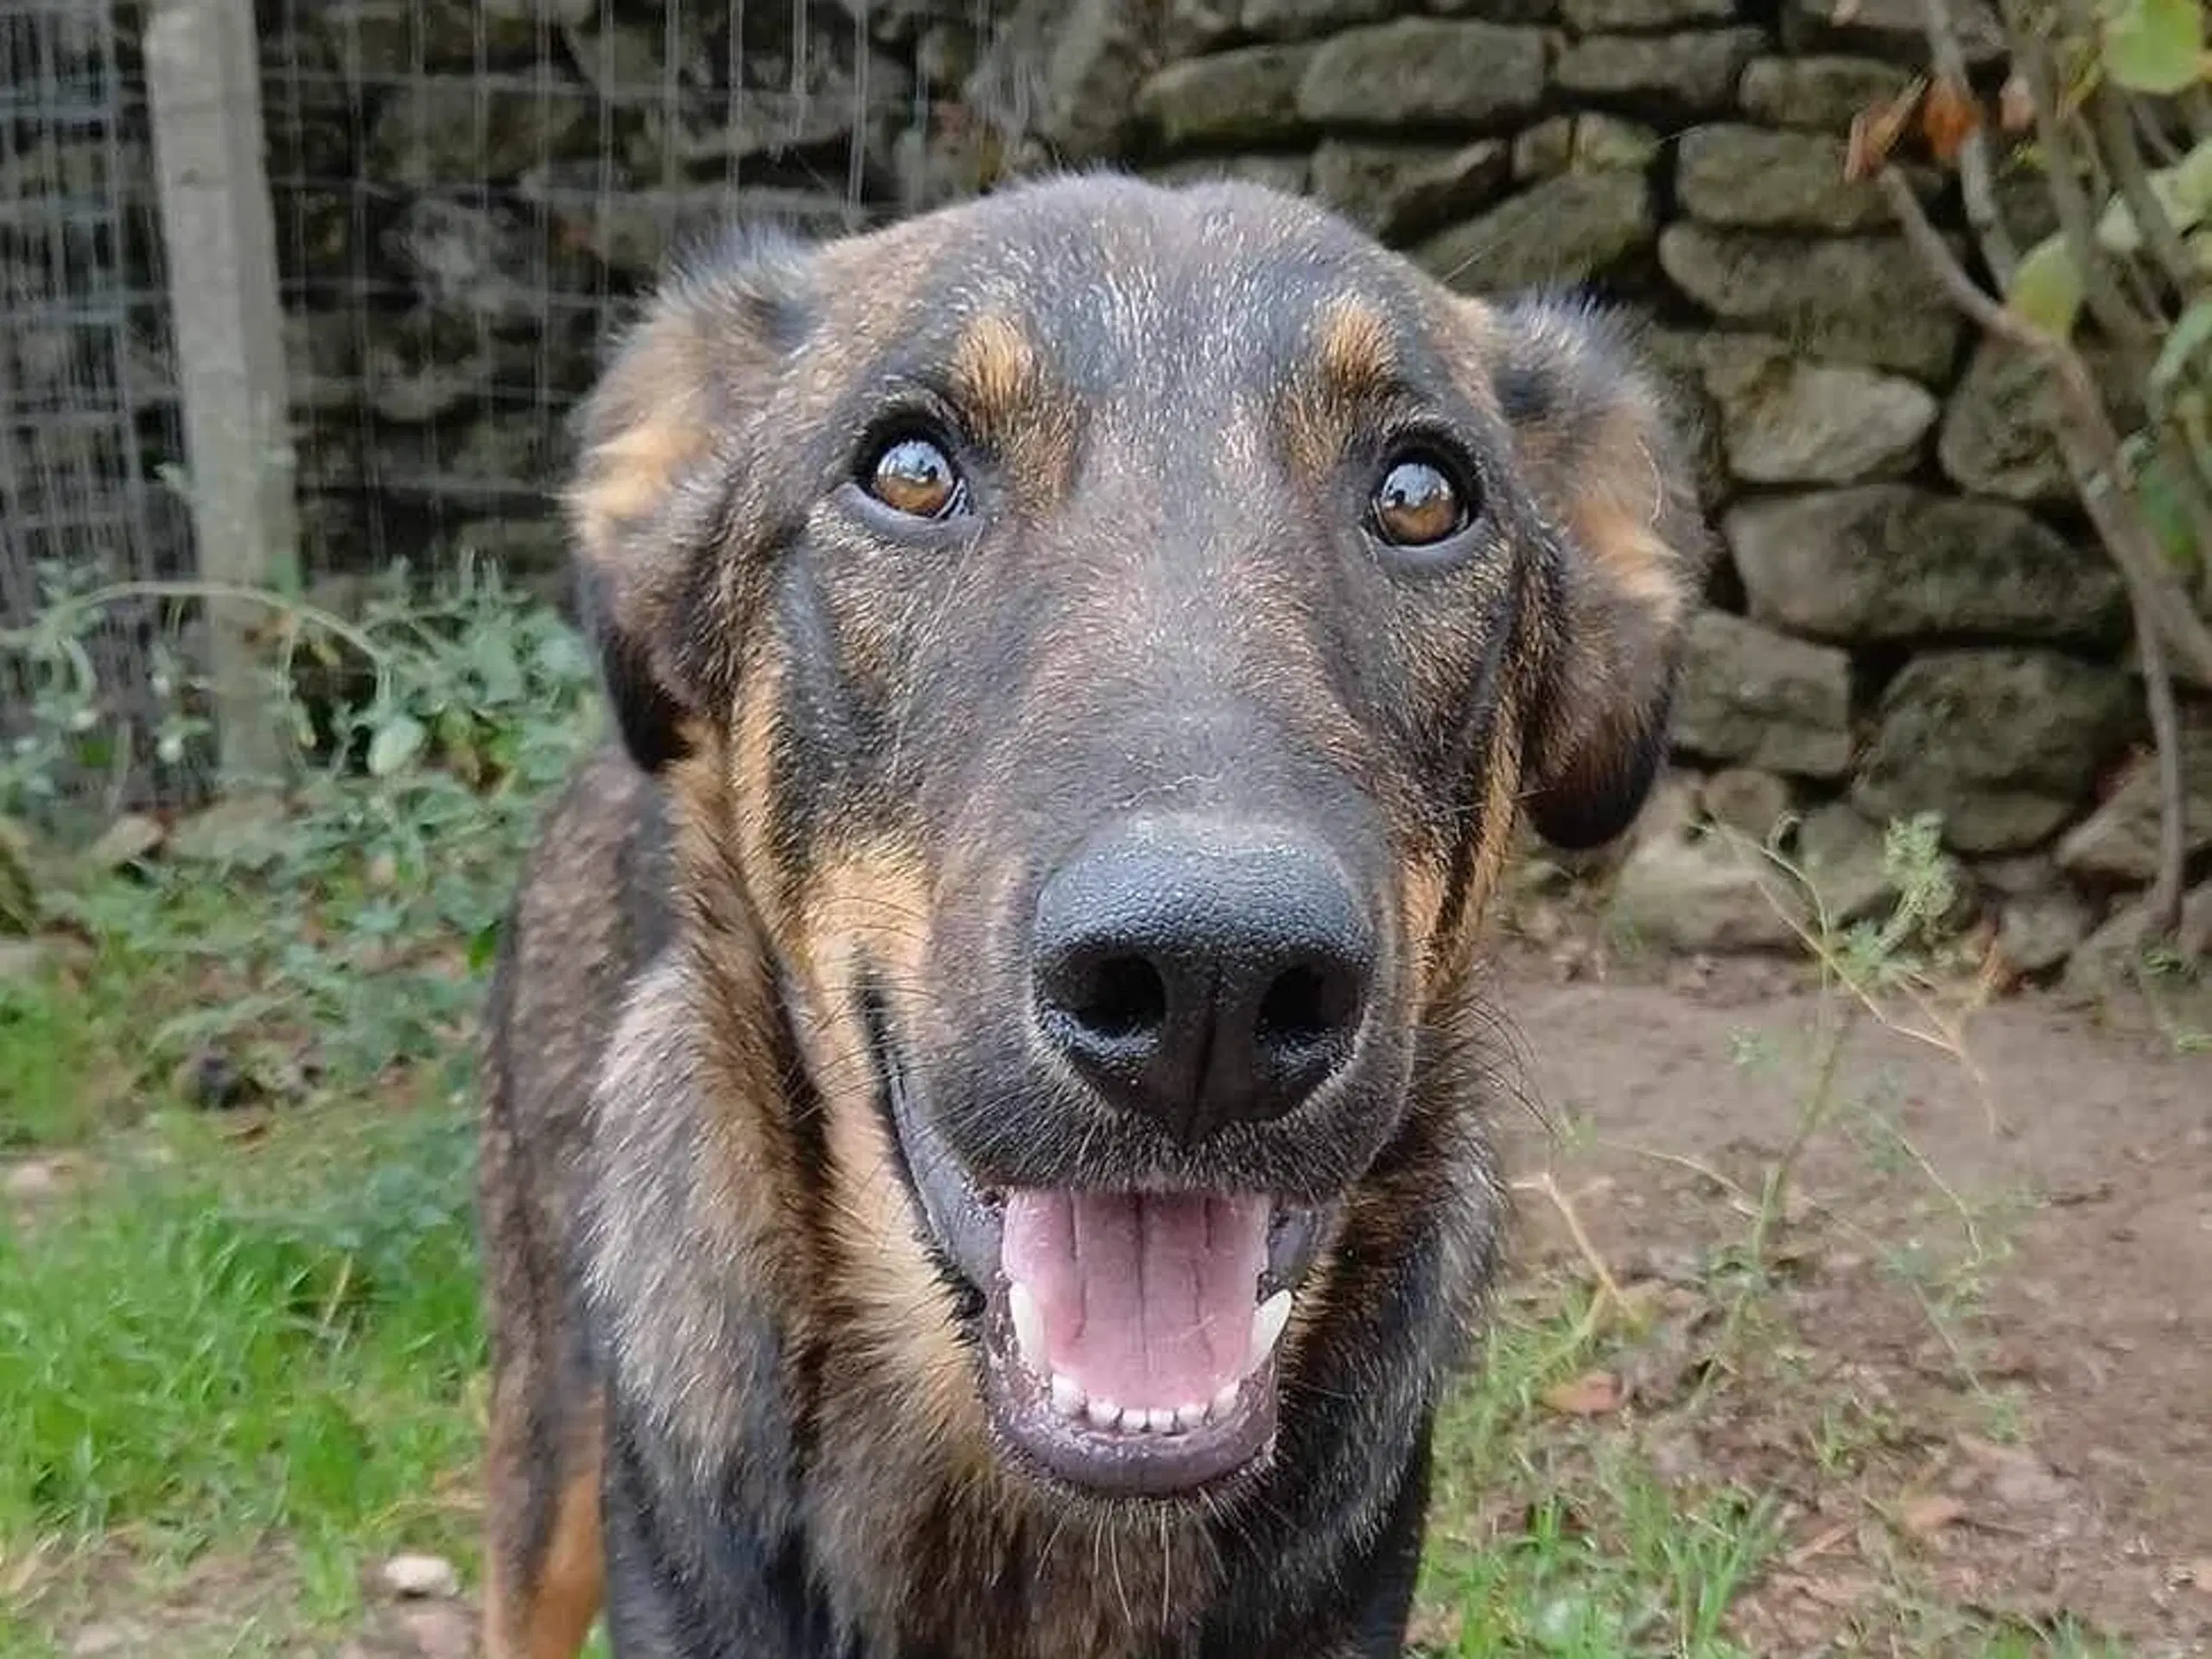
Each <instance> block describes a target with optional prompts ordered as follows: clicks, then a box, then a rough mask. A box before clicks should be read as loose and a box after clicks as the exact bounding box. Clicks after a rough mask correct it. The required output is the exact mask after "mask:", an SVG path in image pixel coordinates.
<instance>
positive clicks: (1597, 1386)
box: [1544, 1371, 1621, 1417]
mask: <svg viewBox="0 0 2212 1659" xmlns="http://www.w3.org/2000/svg"><path fill="white" fill-rule="evenodd" d="M1544 1404H1545V1405H1547V1406H1548V1407H1549V1408H1551V1409H1552V1410H1554V1411H1555V1412H1557V1413H1559V1414H1560V1415H1561V1416H1562V1417H1603V1416H1604V1415H1605V1414H1607V1413H1608V1412H1613V1411H1618V1410H1619V1409H1620V1406H1621V1380H1620V1378H1618V1376H1614V1375H1613V1374H1612V1373H1611V1371H1589V1372H1586V1373H1585V1374H1584V1375H1583V1376H1578V1377H1576V1378H1575V1379H1574V1381H1573V1382H1572V1383H1560V1385H1559V1386H1558V1387H1557V1388H1555V1389H1547V1390H1546V1391H1545V1393H1544Z"/></svg>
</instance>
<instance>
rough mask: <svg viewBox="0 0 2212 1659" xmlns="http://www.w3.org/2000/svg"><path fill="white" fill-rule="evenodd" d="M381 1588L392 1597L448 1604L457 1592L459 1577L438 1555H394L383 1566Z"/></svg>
mask: <svg viewBox="0 0 2212 1659" xmlns="http://www.w3.org/2000/svg"><path fill="white" fill-rule="evenodd" d="M384 1582H385V1588H386V1589H388V1590H390V1591H391V1592H392V1593H393V1594H394V1595H399V1596H408V1597H412V1598H415V1599H430V1600H438V1601H449V1600H451V1599H453V1598H454V1597H455V1596H457V1595H459V1594H460V1593H461V1575H460V1574H459V1573H456V1572H454V1566H453V1563H452V1562H451V1561H448V1560H446V1559H445V1558H444V1557H442V1556H439V1555H395V1556H393V1557H392V1558H391V1560H388V1561H386V1562H385V1564H384Z"/></svg>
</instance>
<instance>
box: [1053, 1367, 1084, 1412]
mask: <svg viewBox="0 0 2212 1659" xmlns="http://www.w3.org/2000/svg"><path fill="white" fill-rule="evenodd" d="M1086 1403H1087V1402H1085V1401H1084V1397H1083V1390H1082V1389H1079V1388H1077V1386H1076V1382H1075V1379H1074V1378H1073V1377H1071V1376H1061V1375H1060V1374H1059V1373H1058V1371H1055V1372H1053V1373H1052V1409H1053V1410H1054V1411H1057V1412H1058V1413H1059V1414H1060V1415H1061V1416H1063V1417H1080V1416H1082V1415H1083V1408H1084V1405H1085V1404H1086Z"/></svg>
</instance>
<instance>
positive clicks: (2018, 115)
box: [1997, 72, 2036, 137]
mask: <svg viewBox="0 0 2212 1659" xmlns="http://www.w3.org/2000/svg"><path fill="white" fill-rule="evenodd" d="M1997 124H1998V125H1999V127H2001V128H2003V129H2004V130H2005V132H2006V133H2008V134H2010V135H2012V137H2018V136H2019V135H2020V134H2021V133H2024V132H2025V131H2027V130H2028V129H2029V128H2031V127H2032V126H2034V125H2035V124H2036V95H2035V93H2034V92H2031V91H2030V90H2029V88H2028V80H2027V77H2026V76H2024V75H2023V74H2020V73H2017V72H2015V73H2012V74H2009V75H2007V76H2005V89H2004V90H2003V91H2002V92H1999V93H1998V95H1997Z"/></svg>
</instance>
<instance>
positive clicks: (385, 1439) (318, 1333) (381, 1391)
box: [0, 1107, 482, 1611]
mask: <svg viewBox="0 0 2212 1659" xmlns="http://www.w3.org/2000/svg"><path fill="white" fill-rule="evenodd" d="M473 1150H474V1140H473V1135H472V1134H471V1126H470V1123H469V1122H468V1120H467V1117H466V1116H461V1115H459V1114H456V1113H454V1111H452V1110H451V1109H419V1108H418V1109H411V1110H402V1111H399V1112H397V1113H393V1114H391V1115H386V1114H384V1113H381V1112H375V1113H364V1112H359V1111H348V1110H346V1109H343V1108H342V1107H333V1108H331V1109H324V1110H318V1111H315V1112H313V1113H310V1114H308V1115H307V1116H303V1117H302V1118H300V1119H299V1120H297V1121H295V1122H288V1123H286V1124H284V1125H283V1127H282V1128H279V1129H277V1131H275V1132H274V1134H273V1135H272V1137H271V1138H270V1141H268V1142H267V1143H266V1144H263V1145H259V1146H256V1147H251V1148H241V1147H238V1146H236V1145H232V1144H227V1143H226V1141H224V1139H223V1137H222V1136H221V1135H220V1134H219V1132H218V1131H216V1130H215V1129H213V1128H210V1127H209V1126H208V1125H207V1124H204V1123H194V1122H175V1123H171V1122H158V1123H156V1124H153V1125H149V1128H148V1131H147V1132H146V1134H145V1135H143V1138H142V1139H141V1141H140V1142H139V1144H138V1147H137V1154H136V1155H135V1156H134V1157H133V1159H132V1160H131V1161H130V1163H128V1164H125V1165H124V1166H120V1167H118V1168H117V1169H115V1170H114V1171H113V1172H112V1173H110V1174H109V1175H108V1176H107V1177H106V1178H105V1179H104V1180H103V1181H102V1182H101V1183H100V1184H99V1186H97V1187H96V1188H94V1189H92V1190H91V1191H89V1192H86V1193H84V1194H82V1195H80V1196H79V1198H77V1199H76V1200H75V1201H73V1202H71V1203H70V1204H69V1205H67V1208H66V1209H65V1210H64V1211H61V1212H60V1213H55V1214H49V1215H46V1216H43V1217H40V1218H39V1219H38V1220H37V1221H36V1222H35V1224H29V1225H25V1226H22V1227H20V1228H18V1229H16V1230H13V1231H11V1232H6V1233H0V1539H7V1540H10V1541H16V1542H18V1543H20V1542H22V1541H28V1540H30V1539H34V1538H35V1539H41V1540H45V1541H49V1542H51V1541H60V1542H61V1543H64V1544H66V1545H71V1546H77V1547H82V1546H85V1545H89V1544H91V1543H92V1542H94V1541H98V1540H99V1539H100V1538H102V1537H103V1536H105V1535H114V1534H118V1533H122V1534H127V1535H129V1536H130V1538H131V1539H132V1540H133V1541H134V1545H135V1546H136V1547H137V1548H140V1549H143V1550H144V1551H146V1552H147V1553H149V1554H151V1555H153V1556H155V1557H156V1558H157V1559H163V1560H179V1559H182V1558H184V1557H188V1556H189V1555H190V1554H194V1553H195V1552H198V1551H200V1550H202V1549H205V1548H210V1547H239V1546H245V1545H248V1544H250V1543H251V1541H254V1540H256V1539H257V1538H259V1537H261V1536H262V1535H264V1534H270V1533H277V1532H282V1533H283V1534H285V1535H288V1536H289V1539H290V1540H291V1541H293V1543H294V1544H295V1545H296V1547H297V1548H300V1549H301V1550H302V1552H303V1556H304V1558H305V1559H306V1560H308V1561H309V1562H310V1563H312V1562H314V1561H315V1560H316V1559H317V1558H318V1557H319V1556H323V1555H333V1554H343V1555H351V1554H356V1553H358V1552H359V1551H360V1550H364V1549H367V1550H373V1549H376V1548H385V1547H391V1546H396V1545H397V1544H398V1543H401V1542H403V1541H404V1542H406V1543H407V1544H409V1545H410V1547H412V1548H432V1547H436V1548H453V1547H454V1546H456V1545H458V1544H459V1543H461V1542H462V1541H463V1540H462V1538H461V1534H460V1532H459V1531H458V1529H456V1527H455V1526H454V1518H455V1517H454V1516H452V1515H451V1514H449V1513H448V1512H447V1511H448V1510H449V1509H450V1504H449V1503H447V1504H443V1505H442V1503H441V1500H440V1497H439V1495H440V1493H441V1491H442V1488H444V1486H445V1485H446V1484H447V1482H448V1477H449V1476H451V1475H452V1474H454V1473H455V1472H457V1471H462V1470H464V1469H466V1467H467V1465H468V1462H469V1459H470V1458H471V1456H472V1455H473V1451H474V1442H475V1437H476V1433H477V1425H476V1423H475V1421H474V1414H473V1411H472V1408H471V1389H472V1387H473V1386H474V1378H475V1377H476V1376H478V1375H479V1373H480V1370H481V1365H482V1351H481V1349H482V1344H481V1339H480V1331H479V1321H478V1316H477V1307H476V1284H477V1278H476V1266H475V1239H474V1227H473V1215H472V1212H471V1208H470V1185H469V1183H470V1179H471V1172H472V1170H473V1164H474V1158H473ZM317 1576H319V1575H317V1574H315V1573H310V1574H309V1578H310V1580H311V1581H312V1580H314V1579H315V1577H317ZM320 1576H323V1577H324V1578H325V1580H326V1585H327V1587H329V1588H331V1589H333V1590H336V1589H338V1588H339V1587H340V1586H344V1585H345V1584H346V1582H347V1580H348V1578H349V1576H350V1575H349V1574H348V1573H340V1572H337V1571H333V1572H331V1573H327V1575H320ZM348 1593H350V1592H348ZM338 1599H339V1600H340V1601H341V1602H342V1601H344V1600H345V1599H346V1596H345V1595H340V1596H339V1598H338ZM332 1611H340V1610H339V1609H336V1608H334V1609H333V1610H332Z"/></svg>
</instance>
